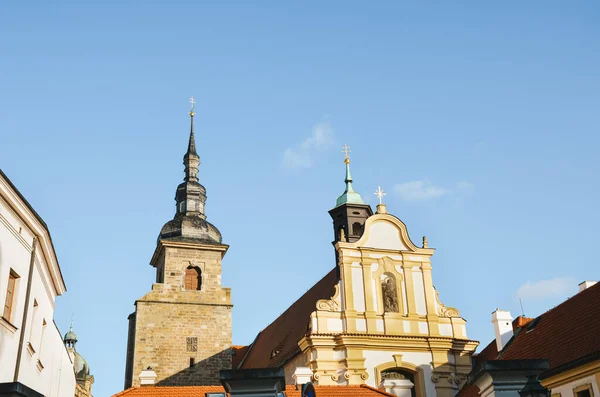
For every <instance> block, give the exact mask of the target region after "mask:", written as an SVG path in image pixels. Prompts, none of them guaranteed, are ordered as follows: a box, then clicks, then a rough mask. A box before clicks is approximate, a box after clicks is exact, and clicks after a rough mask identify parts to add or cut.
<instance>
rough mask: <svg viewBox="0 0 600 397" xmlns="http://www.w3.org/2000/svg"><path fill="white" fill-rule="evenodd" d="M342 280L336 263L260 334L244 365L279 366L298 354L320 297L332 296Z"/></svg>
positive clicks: (247, 367)
mask: <svg viewBox="0 0 600 397" xmlns="http://www.w3.org/2000/svg"><path fill="white" fill-rule="evenodd" d="M338 281H339V275H338V270H337V267H336V268H334V269H332V270H331V271H330V272H329V273H327V275H326V276H325V277H323V278H322V279H321V280H320V281H319V282H317V283H316V284H315V285H314V286H313V287H312V288H311V289H309V290H308V291H306V293H305V294H304V295H302V296H301V297H300V299H298V300H297V301H296V302H294V303H293V304H292V305H291V306H290V307H289V308H288V309H287V310H286V311H285V312H283V314H281V315H280V316H279V317H278V318H277V319H276V320H275V321H273V322H272V323H271V324H269V326H267V328H265V329H264V330H262V331H261V332H260V333H259V334H258V335H257V336H256V339H255V340H254V342H253V343H252V345H250V349H249V352H248V354H247V355H246V358H245V359H244V360H243V361H242V363H241V366H240V368H243V369H250V368H278V367H280V366H281V365H282V364H284V363H285V362H286V361H288V360H289V359H291V358H292V357H294V356H295V355H296V354H298V353H299V352H300V348H299V347H298V342H299V341H300V339H302V337H303V336H304V335H305V334H306V333H307V332H308V325H309V323H310V314H311V313H312V312H313V311H315V310H317V307H316V305H317V301H318V300H319V299H329V298H331V297H332V296H333V294H334V292H335V285H336V284H337V283H338Z"/></svg>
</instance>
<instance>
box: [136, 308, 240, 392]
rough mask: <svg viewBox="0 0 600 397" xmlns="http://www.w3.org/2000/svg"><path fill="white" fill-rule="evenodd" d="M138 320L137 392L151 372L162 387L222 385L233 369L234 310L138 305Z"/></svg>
mask: <svg viewBox="0 0 600 397" xmlns="http://www.w3.org/2000/svg"><path fill="white" fill-rule="evenodd" d="M136 317H137V329H136V332H135V352H134V365H133V385H134V386H139V374H140V373H141V372H142V370H143V369H146V368H147V367H148V366H150V367H152V369H154V371H155V372H156V375H157V379H156V381H157V383H158V384H162V385H175V384H177V385H211V384H212V385H216V384H219V370H220V369H230V368H231V308H230V307H229V306H214V305H203V304H192V303H164V302H144V301H138V302H137V313H136ZM188 338H197V339H196V342H195V343H193V345H195V347H192V346H190V345H189V343H188ZM190 343H192V342H190ZM194 349H195V350H196V351H193V350H194ZM192 358H193V359H194V361H195V365H194V366H193V367H190V359H192Z"/></svg>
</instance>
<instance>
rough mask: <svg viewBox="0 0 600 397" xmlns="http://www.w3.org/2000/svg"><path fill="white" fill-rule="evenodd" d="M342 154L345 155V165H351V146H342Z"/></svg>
mask: <svg viewBox="0 0 600 397" xmlns="http://www.w3.org/2000/svg"><path fill="white" fill-rule="evenodd" d="M342 153H344V163H346V164H349V163H350V156H348V153H350V146H348V145H346V144H344V146H342Z"/></svg>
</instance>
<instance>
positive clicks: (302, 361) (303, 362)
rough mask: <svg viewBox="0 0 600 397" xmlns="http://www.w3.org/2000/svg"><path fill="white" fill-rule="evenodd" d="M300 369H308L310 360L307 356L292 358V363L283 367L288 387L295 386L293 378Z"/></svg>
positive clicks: (302, 354) (300, 355)
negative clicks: (297, 369)
mask: <svg viewBox="0 0 600 397" xmlns="http://www.w3.org/2000/svg"><path fill="white" fill-rule="evenodd" d="M298 367H308V359H307V357H306V354H304V353H300V354H298V355H297V356H296V357H294V358H292V359H291V360H290V361H288V362H287V363H285V365H284V367H283V372H284V376H285V384H286V385H293V384H294V379H293V378H292V375H294V372H295V371H296V368H298Z"/></svg>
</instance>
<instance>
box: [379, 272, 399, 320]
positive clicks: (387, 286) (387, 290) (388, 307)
mask: <svg viewBox="0 0 600 397" xmlns="http://www.w3.org/2000/svg"><path fill="white" fill-rule="evenodd" d="M381 296H382V297H383V311H384V312H386V313H398V312H399V305H398V289H397V288H396V279H395V278H394V276H393V275H391V274H388V273H386V274H384V276H383V278H382V280H381Z"/></svg>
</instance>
